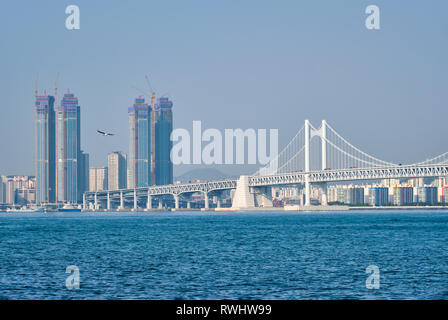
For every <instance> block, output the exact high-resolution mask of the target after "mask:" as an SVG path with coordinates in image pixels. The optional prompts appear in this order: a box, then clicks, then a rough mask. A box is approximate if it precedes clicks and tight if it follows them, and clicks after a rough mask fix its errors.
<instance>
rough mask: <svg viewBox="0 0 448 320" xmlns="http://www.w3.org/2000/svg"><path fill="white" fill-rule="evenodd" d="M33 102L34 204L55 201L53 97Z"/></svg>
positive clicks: (39, 96) (37, 96) (41, 96)
mask: <svg viewBox="0 0 448 320" xmlns="http://www.w3.org/2000/svg"><path fill="white" fill-rule="evenodd" d="M35 97H36V101H35V130H36V132H35V148H36V149H35V170H36V202H37V203H53V202H55V200H56V162H55V159H56V140H55V136H56V131H55V111H54V101H55V99H54V97H53V96H50V95H47V94H46V93H44V95H37V91H36V96H35Z"/></svg>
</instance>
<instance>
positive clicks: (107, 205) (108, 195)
mask: <svg viewBox="0 0 448 320" xmlns="http://www.w3.org/2000/svg"><path fill="white" fill-rule="evenodd" d="M106 208H107V210H110V192H108V193H107V204H106Z"/></svg>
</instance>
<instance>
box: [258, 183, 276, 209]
mask: <svg viewBox="0 0 448 320" xmlns="http://www.w3.org/2000/svg"><path fill="white" fill-rule="evenodd" d="M255 206H256V207H263V208H269V207H273V205H272V188H271V187H269V186H267V187H257V188H255Z"/></svg>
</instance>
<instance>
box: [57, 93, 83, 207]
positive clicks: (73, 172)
mask: <svg viewBox="0 0 448 320" xmlns="http://www.w3.org/2000/svg"><path fill="white" fill-rule="evenodd" d="M80 121H81V117H80V107H79V105H78V99H77V98H76V97H75V96H74V94H73V93H70V92H68V93H66V94H64V97H63V98H62V100H61V104H60V105H59V107H58V108H57V110H56V144H57V148H56V150H57V173H56V175H57V186H56V187H57V201H58V202H70V203H76V202H78V201H79V200H80V197H79V196H78V193H79V191H80V190H79V187H78V182H79V181H78V180H79V177H78V162H80V161H81V136H80ZM79 173H80V174H81V172H79ZM83 174H85V173H83Z"/></svg>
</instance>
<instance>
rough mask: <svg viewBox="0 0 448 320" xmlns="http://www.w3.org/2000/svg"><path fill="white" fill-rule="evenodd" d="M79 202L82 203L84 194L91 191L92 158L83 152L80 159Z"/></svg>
mask: <svg viewBox="0 0 448 320" xmlns="http://www.w3.org/2000/svg"><path fill="white" fill-rule="evenodd" d="M78 159H79V160H78V202H80V203H81V202H82V194H83V193H84V192H86V191H89V167H90V164H89V161H90V157H89V154H88V153H84V152H83V151H82V150H81V154H80V156H79V157H78Z"/></svg>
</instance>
